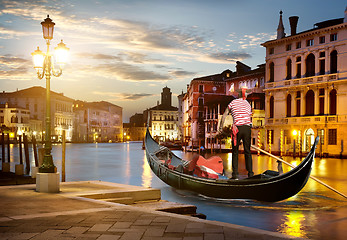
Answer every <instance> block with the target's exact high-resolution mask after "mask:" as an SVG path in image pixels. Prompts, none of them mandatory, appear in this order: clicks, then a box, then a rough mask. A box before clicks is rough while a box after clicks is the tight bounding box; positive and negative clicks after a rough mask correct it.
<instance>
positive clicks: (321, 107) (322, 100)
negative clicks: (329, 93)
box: [319, 88, 325, 115]
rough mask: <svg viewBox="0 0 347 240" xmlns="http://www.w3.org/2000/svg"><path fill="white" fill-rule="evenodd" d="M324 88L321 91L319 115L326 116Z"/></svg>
mask: <svg viewBox="0 0 347 240" xmlns="http://www.w3.org/2000/svg"><path fill="white" fill-rule="evenodd" d="M324 94H325V90H324V88H320V89H319V115H324Z"/></svg>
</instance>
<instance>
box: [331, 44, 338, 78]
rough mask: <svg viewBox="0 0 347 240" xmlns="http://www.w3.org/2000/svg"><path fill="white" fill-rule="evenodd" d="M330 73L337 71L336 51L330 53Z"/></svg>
mask: <svg viewBox="0 0 347 240" xmlns="http://www.w3.org/2000/svg"><path fill="white" fill-rule="evenodd" d="M330 73H337V51H336V50H334V51H332V52H331V53H330Z"/></svg>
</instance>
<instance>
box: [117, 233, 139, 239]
mask: <svg viewBox="0 0 347 240" xmlns="http://www.w3.org/2000/svg"><path fill="white" fill-rule="evenodd" d="M142 235H143V233H138V232H127V233H124V234H123V235H122V237H121V238H119V240H140V239H141V237H142Z"/></svg>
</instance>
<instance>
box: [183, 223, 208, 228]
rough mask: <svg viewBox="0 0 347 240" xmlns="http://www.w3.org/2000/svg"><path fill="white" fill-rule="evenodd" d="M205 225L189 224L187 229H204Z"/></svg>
mask: <svg viewBox="0 0 347 240" xmlns="http://www.w3.org/2000/svg"><path fill="white" fill-rule="evenodd" d="M204 227H205V223H197V222H190V223H188V224H187V228H204Z"/></svg>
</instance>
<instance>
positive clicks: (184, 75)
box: [169, 70, 197, 78]
mask: <svg viewBox="0 0 347 240" xmlns="http://www.w3.org/2000/svg"><path fill="white" fill-rule="evenodd" d="M169 73H170V74H171V75H173V76H174V77H176V78H187V77H190V78H193V77H192V76H194V75H195V74H197V72H189V71H184V70H174V71H170V72H169Z"/></svg>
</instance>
